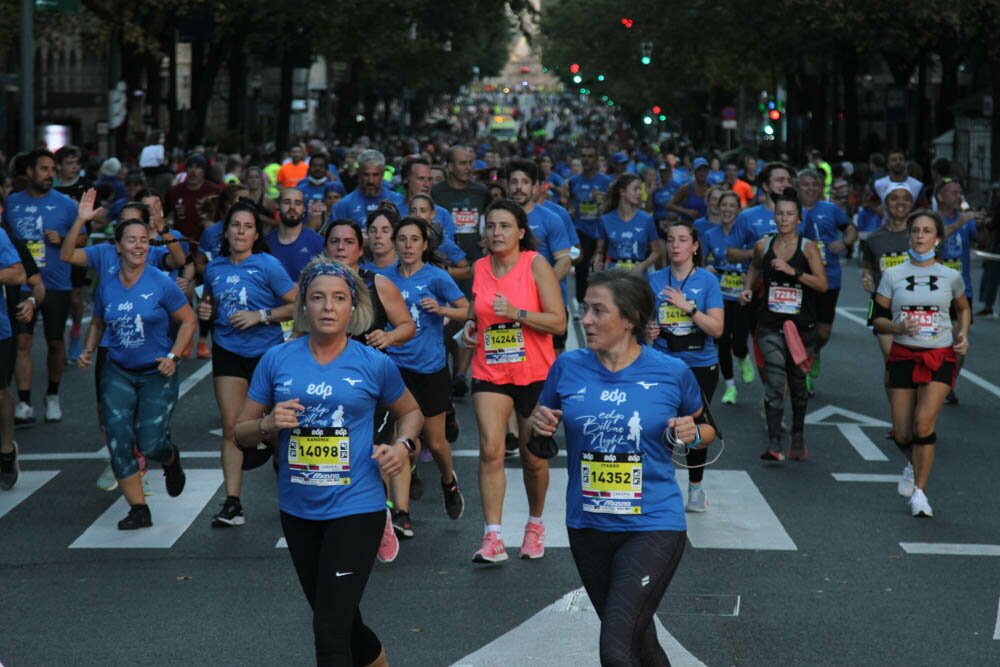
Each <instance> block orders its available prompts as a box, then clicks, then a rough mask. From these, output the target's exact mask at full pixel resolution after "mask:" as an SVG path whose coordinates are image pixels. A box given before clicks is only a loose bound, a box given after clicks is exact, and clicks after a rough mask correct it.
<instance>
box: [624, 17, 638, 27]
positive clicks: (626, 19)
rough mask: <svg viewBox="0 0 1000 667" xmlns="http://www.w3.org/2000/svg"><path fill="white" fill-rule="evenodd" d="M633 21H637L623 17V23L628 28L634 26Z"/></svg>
mask: <svg viewBox="0 0 1000 667" xmlns="http://www.w3.org/2000/svg"><path fill="white" fill-rule="evenodd" d="M633 23H635V21H633V20H632V19H630V18H626V17H624V16H623V17H622V25H623V26H625V29H626V30H630V29H631V28H632V24H633Z"/></svg>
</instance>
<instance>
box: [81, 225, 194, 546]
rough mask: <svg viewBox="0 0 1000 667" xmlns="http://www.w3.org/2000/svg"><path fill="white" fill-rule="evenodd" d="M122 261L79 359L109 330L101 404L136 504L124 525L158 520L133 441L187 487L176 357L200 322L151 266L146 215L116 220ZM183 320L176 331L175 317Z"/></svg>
mask: <svg viewBox="0 0 1000 667" xmlns="http://www.w3.org/2000/svg"><path fill="white" fill-rule="evenodd" d="M115 247H116V248H117V250H118V258H119V268H118V271H117V272H115V273H112V274H105V275H104V276H102V277H101V284H100V287H99V288H98V290H97V293H96V295H95V297H94V314H93V318H92V323H93V327H92V328H91V329H90V330H89V331H88V332H87V342H86V345H85V346H84V350H83V352H82V353H81V355H80V356H81V359H80V364H81V366H82V367H84V368H85V367H86V366H87V365H89V363H90V355H91V354H92V353H93V351H94V345H95V344H96V342H97V340H98V339H99V338H100V337H101V335H102V334H103V332H104V328H105V326H106V327H107V330H108V336H107V349H108V352H107V360H106V362H105V364H104V368H103V370H102V372H101V376H100V381H101V392H100V395H101V410H102V413H103V415H104V427H105V430H106V434H107V444H108V451H109V452H110V454H111V468H112V470H113V471H114V475H115V479H117V480H118V484H119V486H121V488H122V493H123V494H124V496H125V499H126V500H127V501H128V504H129V506H130V509H129V513H128V516H126V517H125V518H124V519H122V520H121V521H119V522H118V528H119V530H134V529H137V528H148V527H149V526H152V525H153V521H152V517H151V516H150V512H149V507H148V506H147V505H146V499H145V495H144V493H143V489H142V481H141V479H140V474H139V463H138V461H137V460H136V456H135V452H134V449H133V447H134V446H135V447H138V449H139V451H140V452H142V454H143V456H144V457H145V458H146V459H147V460H151V461H159V462H160V463H162V464H163V474H164V475H165V477H166V487H167V493H168V494H169V495H170V496H178V495H180V493H181V491H183V490H184V482H185V475H184V470H183V469H182V468H181V457H180V452H179V451H178V450H177V447H176V446H175V445H172V444H171V443H170V440H169V438H168V437H167V433H168V428H169V425H170V416H171V415H172V414H173V411H174V406H175V405H176V404H177V394H178V389H179V383H178V378H177V363H178V360H179V359H180V353H181V352H182V351H183V350H184V348H185V347H186V346H187V345H188V344H189V343H190V342H191V339H192V337H193V336H194V332H195V328H196V327H197V321H196V319H195V316H194V311H192V310H191V306H190V305H188V302H187V299H186V298H185V297H184V294H183V293H182V292H181V290H180V288H179V287H177V285H176V284H175V283H174V281H173V280H171V279H170V278H168V277H167V276H166V275H165V274H163V273H162V272H161V271H158V270H156V269H155V268H153V267H151V266H148V265H147V264H146V258H147V255H148V254H149V230H148V228H147V226H146V224H145V222H144V221H143V220H141V219H139V220H135V219H130V218H122V219H121V220H120V221H119V223H118V226H117V227H115ZM173 322H176V323H178V324H179V325H180V326H179V329H178V331H177V335H176V338H173V337H172V336H171V324H172V323H173Z"/></svg>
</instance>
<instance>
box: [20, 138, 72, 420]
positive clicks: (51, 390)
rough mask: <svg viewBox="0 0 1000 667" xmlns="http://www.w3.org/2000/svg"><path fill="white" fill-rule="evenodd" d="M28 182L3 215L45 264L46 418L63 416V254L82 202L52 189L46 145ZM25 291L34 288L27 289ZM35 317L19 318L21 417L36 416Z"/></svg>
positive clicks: (31, 165)
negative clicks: (23, 320)
mask: <svg viewBox="0 0 1000 667" xmlns="http://www.w3.org/2000/svg"><path fill="white" fill-rule="evenodd" d="M27 165H28V166H27V176H28V187H27V189H26V190H24V191H22V192H17V193H15V194H13V195H11V196H10V197H8V198H7V201H6V207H5V208H4V211H3V221H4V224H5V226H6V228H7V229H9V230H10V231H11V234H12V236H13V237H14V238H16V239H19V240H21V241H23V242H24V243H25V244H27V246H28V250H29V251H30V252H31V256H32V258H33V259H34V260H35V263H36V264H38V268H39V269H41V273H42V282H43V284H44V285H45V292H46V295H45V301H43V302H42V304H41V306H40V308H39V310H41V313H42V319H43V320H44V322H45V340H46V341H47V343H48V359H47V363H48V374H49V385H48V390H47V391H46V392H45V421H47V422H57V421H60V420H61V419H62V408H61V407H60V405H59V382H60V381H61V380H62V374H63V368H65V366H66V343H65V342H64V340H63V334H64V332H65V329H66V318H67V317H68V316H69V310H70V289H71V284H70V266H69V264H67V263H66V262H64V261H62V259H60V258H59V249H60V246H61V245H62V239H63V236H65V235H66V233H67V232H68V231H69V228H70V227H71V226H72V225H73V221H74V220H76V213H77V207H76V202H74V201H73V200H72V199H70V198H69V197H67V196H66V195H64V194H62V193H60V192H56V191H55V190H53V189H52V185H53V183H54V181H55V175H56V161H55V156H54V155H53V154H52V153H51V152H49V151H47V150H43V149H39V150H35V151H32V152H31V153H29V154H28V159H27ZM24 294H25V296H27V295H28V292H25V293H24ZM34 331H35V319H34V318H32V321H31V322H28V323H18V326H17V332H18V337H17V366H16V369H15V373H14V374H15V377H16V382H17V390H18V392H17V393H18V398H19V399H20V400H19V402H18V404H17V407H16V408H15V410H14V417H15V421H16V422H17V423H21V424H27V423H31V422H33V421H35V411H34V409H33V408H32V406H31V379H32V367H31V339H32V335H33V334H34Z"/></svg>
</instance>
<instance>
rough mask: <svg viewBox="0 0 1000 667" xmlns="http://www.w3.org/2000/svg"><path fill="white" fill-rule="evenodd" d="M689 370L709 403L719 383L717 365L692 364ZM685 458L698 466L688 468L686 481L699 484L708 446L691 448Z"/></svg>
mask: <svg viewBox="0 0 1000 667" xmlns="http://www.w3.org/2000/svg"><path fill="white" fill-rule="evenodd" d="M691 372H692V373H694V379H695V380H697V381H698V386H699V387H701V393H702V395H703V397H704V400H705V403H707V404H709V405H710V404H711V403H712V397H713V396H715V388H716V387H717V386H718V385H719V365H718V364H712V365H711V366H692V367H691ZM706 409H707V408H706ZM685 459H687V464H688V465H689V466H698V467H697V468H695V467H692V468H691V469H690V470H688V481H690V482H691V483H693V484H701V480H702V479H704V477H705V461H707V460H708V448H707V447H706V448H704V449H695V450H692V451H690V452H688V453H687V455H686V456H685Z"/></svg>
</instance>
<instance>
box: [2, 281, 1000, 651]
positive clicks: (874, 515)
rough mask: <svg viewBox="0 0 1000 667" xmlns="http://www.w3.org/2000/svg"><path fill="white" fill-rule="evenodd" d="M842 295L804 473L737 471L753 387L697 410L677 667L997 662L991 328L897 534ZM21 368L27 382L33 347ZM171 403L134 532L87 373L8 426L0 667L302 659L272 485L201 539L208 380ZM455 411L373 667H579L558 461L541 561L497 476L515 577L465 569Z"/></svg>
mask: <svg viewBox="0 0 1000 667" xmlns="http://www.w3.org/2000/svg"><path fill="white" fill-rule="evenodd" d="M976 279H977V281H978V277H977V278H976ZM858 283H859V278H858V270H857V268H856V267H855V266H853V265H849V266H845V289H844V290H843V293H842V296H841V306H842V307H843V310H841V311H840V315H839V316H838V319H837V322H836V324H835V329H834V336H833V341H832V343H831V344H830V346H829V347H828V348H827V349H826V351H825V352H824V357H823V374H822V376H821V377H820V379H819V381H818V382H817V395H816V397H815V398H814V399H813V400H812V401H811V402H810V413H812V414H813V419H812V421H821V422H822V423H818V424H810V425H809V426H808V427H807V431H806V433H807V439H808V444H809V449H810V454H811V456H810V460H809V461H808V462H805V463H794V464H792V463H789V464H785V465H782V466H764V465H762V463H761V462H760V461H759V460H758V458H757V457H758V454H759V452H760V451H761V450H762V449H763V447H764V444H765V441H766V438H765V433H764V430H763V423H762V419H761V417H760V415H759V412H760V404H761V398H762V392H761V388H760V386H759V383H755V384H752V385H742V384H740V385H739V391H740V398H739V403H738V404H737V405H735V406H722V405H720V404H719V397H720V396H721V391H720V393H719V394H717V396H716V401H715V405H714V407H715V412H716V415H717V416H718V418H719V419H720V421H721V422H722V424H723V425H724V427H725V431H726V435H727V439H726V448H725V451H724V453H723V455H722V457H721V459H720V460H719V461H718V462H717V463H716V464H715V465H714V466H712V467H711V468H710V470H709V471H708V473H707V475H706V488H707V491H708V498H709V511H708V512H707V513H706V514H704V515H698V516H690V515H689V524H690V525H689V538H690V541H689V544H688V549H687V551H686V553H685V556H684V559H683V561H682V563H681V566H680V569H679V571H678V573H677V575H676V577H675V579H674V581H673V584H672V585H671V587H670V589H669V591H668V594H667V596H666V598H665V599H664V601H663V604H662V605H661V607H660V609H659V613H658V615H657V618H658V621H659V622H660V623H661V624H662V626H663V628H664V629H665V633H669V635H667V634H664V638H665V640H666V641H668V642H670V643H669V649H668V650H669V652H670V655H671V659H672V661H673V662H674V664H705V665H776V664H784V665H872V664H878V665H908V666H913V665H950V664H967V665H990V664H1000V619H998V612H1000V610H998V600H1000V513H998V511H997V509H998V507H1000V505H998V503H997V500H996V483H995V476H996V471H997V470H998V469H1000V452H998V449H997V447H996V443H997V437H996V433H997V432H1000V410H998V409H997V408H998V407H1000V388H998V385H1000V355H996V354H995V353H993V350H996V349H998V344H1000V320H998V319H986V320H983V321H980V322H976V324H975V325H974V327H973V330H972V334H971V345H972V348H971V354H970V358H969V360H968V363H967V364H966V370H967V371H970V372H971V373H973V374H974V375H975V377H976V378H978V379H979V380H980V382H979V384H976V383H974V382H973V381H972V380H970V379H969V377H968V376H964V377H962V378H961V379H960V381H959V384H958V388H957V391H958V395H959V397H960V399H961V403H960V404H959V405H958V406H955V407H947V406H946V408H945V410H944V412H943V414H942V417H941V419H940V422H939V424H938V433H939V436H940V437H939V444H938V450H937V451H938V459H937V462H936V464H935V468H934V473H933V476H932V478H931V485H930V488H929V489H928V497H929V499H930V502H931V504H932V505H933V507H934V512H935V516H934V518H933V519H929V520H918V519H914V518H912V517H910V515H909V511H908V507H907V505H906V502H905V500H904V499H903V498H901V497H900V496H898V495H897V494H896V490H895V476H896V475H898V474H899V472H900V470H901V468H902V459H901V457H900V456H899V454H898V453H897V452H895V451H894V447H893V446H892V445H891V443H889V442H888V441H886V440H884V438H883V436H884V434H885V432H886V431H887V427H886V426H885V425H884V423H885V422H887V421H888V406H887V403H886V400H885V396H884V393H883V390H882V387H881V369H880V366H881V361H880V355H879V352H878V350H877V347H876V343H875V341H874V339H873V337H872V336H871V334H870V332H869V331H868V330H866V329H865V328H864V327H863V326H861V325H860V324H858V323H857V322H856V321H854V320H855V319H857V318H858V317H861V316H862V315H863V314H864V309H865V306H866V302H865V297H864V295H863V294H862V293H861V290H860V287H859V286H858ZM977 284H978V283H977ZM35 356H36V359H38V360H39V363H43V362H42V361H41V360H42V359H43V353H42V349H41V345H40V344H39V345H36V355H35ZM203 363H204V362H195V361H190V362H185V363H184V365H183V372H184V374H185V376H186V377H191V376H192V375H195V377H196V378H197V375H196V374H197V371H198V369H199V367H200V366H201V365H202V364H203ZM42 373H43V369H42V368H41V367H36V376H37V378H38V379H37V381H36V391H35V404H36V412H40V408H41V394H42V393H43V390H44V384H43V382H42ZM202 373H203V374H204V371H202ZM202 377H204V375H202ZM187 386H188V391H187V393H186V395H185V396H184V398H183V399H182V401H181V402H180V405H179V407H178V410H177V412H176V414H175V416H174V421H173V430H174V437H175V440H176V441H177V442H178V444H179V445H180V446H181V447H182V449H183V451H185V452H186V455H185V463H186V467H187V469H188V472H189V476H190V477H189V483H188V488H187V490H186V491H185V493H184V495H182V496H181V497H180V498H178V499H170V498H168V497H167V496H166V494H165V492H164V491H163V490H162V477H161V475H160V474H159V472H154V473H153V478H154V487H157V486H159V487H160V488H159V491H158V492H157V493H156V494H155V495H154V496H153V497H152V498H151V499H150V507H151V510H152V513H153V519H154V522H155V523H156V527H155V528H154V529H153V530H155V531H156V533H155V534H152V536H151V537H149V536H147V537H145V538H141V539H140V538H136V537H135V536H134V535H132V534H121V533H118V532H117V531H115V530H113V529H110V530H109V529H106V528H107V527H108V526H112V527H113V522H114V521H117V520H118V519H119V518H121V517H122V516H124V510H122V509H121V506H120V503H122V501H121V500H120V496H119V493H118V492H117V491H116V492H110V493H106V492H101V491H98V490H96V489H95V486H94V481H95V479H96V477H97V476H98V474H99V473H100V472H101V470H102V468H103V465H104V464H103V460H102V459H101V456H102V455H101V453H100V452H101V445H100V439H99V435H98V431H97V427H96V424H95V409H94V397H93V389H92V387H93V377H92V376H91V375H90V374H88V373H81V372H80V371H78V370H76V369H67V372H66V377H65V379H64V382H63V390H62V395H63V409H64V413H65V418H64V419H63V421H62V422H61V423H58V424H39V425H36V426H34V427H32V428H26V429H21V430H18V432H17V440H18V442H19V443H20V445H21V449H22V453H23V454H24V457H23V463H22V471H23V473H22V475H23V477H22V480H21V482H20V483H19V484H18V486H17V487H15V490H13V491H10V492H6V493H2V494H0V662H2V663H3V664H4V665H6V666H7V667H24V666H33V665H93V664H108V665H126V664H128V665H164V664H177V665H278V664H281V665H299V664H302V665H305V664H310V663H311V662H312V660H313V657H312V656H313V653H312V630H311V621H310V613H309V609H308V606H307V604H306V602H305V599H304V597H303V595H302V593H301V591H300V589H299V586H298V582H297V580H296V578H295V574H294V571H293V569H292V566H291V563H290V561H289V558H288V554H287V550H285V549H283V548H281V547H280V546H278V544H279V540H280V539H281V528H280V525H279V522H278V513H277V508H276V504H275V494H274V475H273V473H272V472H271V470H270V468H269V467H265V468H261V469H258V470H257V471H255V472H253V473H251V474H249V475H248V477H247V481H246V485H245V489H244V492H243V501H244V508H245V512H246V515H247V524H246V525H245V526H243V527H241V528H234V529H226V530H220V529H213V528H211V526H210V519H211V516H212V515H213V514H214V513H215V512H216V511H217V509H218V506H219V505H220V504H221V502H222V500H223V497H224V493H223V492H222V490H221V473H219V471H218V462H217V454H216V453H215V452H217V448H218V437H217V436H216V435H213V434H212V433H211V431H212V430H213V429H217V428H218V416H217V412H216V407H215V400H214V396H213V392H212V385H211V378H210V377H206V378H205V379H201V380H200V381H196V382H188V383H187ZM458 411H459V418H460V420H461V422H462V425H463V431H462V435H461V437H460V439H459V441H458V442H457V443H456V445H455V449H456V450H459V452H460V455H459V456H458V457H457V458H456V469H457V471H458V473H459V476H460V479H461V480H462V481H463V482H464V490H465V495H466V500H467V510H466V513H465V516H464V517H462V519H460V520H459V521H450V520H449V519H448V518H447V516H446V515H445V513H444V510H443V506H442V505H441V502H440V497H439V495H438V494H437V490H436V488H435V484H433V482H434V471H433V466H432V465H424V466H422V470H423V471H424V476H425V478H426V479H427V480H428V481H429V482H430V483H428V484H427V487H428V491H427V494H426V495H425V497H424V498H423V499H422V500H420V501H418V502H415V503H413V506H412V513H413V518H414V528H415V531H416V537H415V538H414V539H412V540H409V541H406V542H404V543H403V544H402V549H401V551H400V555H399V558H398V559H397V560H396V561H395V562H394V563H392V564H389V565H377V566H376V568H375V572H374V574H373V576H372V578H371V580H370V583H369V585H368V590H367V593H366V595H365V599H364V603H363V612H364V615H365V618H366V620H367V622H368V623H369V624H370V625H371V626H372V627H373V628H374V629H375V630H376V632H377V633H378V634H379V635H380V637H381V638H382V641H383V642H384V644H385V646H386V649H387V652H388V655H389V658H390V661H391V663H392V664H394V665H421V666H423V665H451V664H459V665H492V664H496V665H501V664H504V665H574V666H582V665H588V664H590V665H596V664H597V658H596V641H597V634H596V632H597V631H596V628H597V625H596V618H594V616H593V614H592V612H590V611H588V610H587V603H586V597H585V596H581V595H579V594H573V592H574V591H577V590H578V589H579V587H580V581H579V578H578V577H577V574H576V570H575V568H574V566H573V563H572V559H571V557H570V554H569V549H568V548H566V547H565V529H564V526H563V524H562V515H561V513H560V512H559V509H558V508H559V507H561V506H562V498H561V497H560V495H561V494H562V493H563V489H564V484H565V482H564V479H565V477H564V474H563V473H562V472H560V471H559V470H558V469H559V468H564V467H565V459H564V458H557V459H556V460H555V463H553V467H554V468H556V469H557V470H556V471H555V472H554V473H553V480H554V482H553V487H552V489H551V490H550V495H549V511H548V512H547V515H546V519H547V524H548V531H549V538H548V541H547V550H546V556H545V558H544V559H542V560H539V561H521V560H519V559H516V558H515V557H513V556H515V555H516V552H517V546H518V545H519V543H520V538H521V528H522V525H523V518H520V517H521V516H522V515H521V514H520V512H521V511H522V509H523V494H524V492H523V488H522V487H521V486H520V484H519V483H518V477H519V471H518V470H517V468H518V461H517V460H516V459H515V460H511V461H509V462H508V466H509V468H510V479H511V482H512V483H511V484H509V486H508V496H509V500H510V508H509V510H508V511H507V513H506V522H505V529H504V536H505V538H506V541H507V544H508V548H509V550H510V552H511V555H512V559H511V560H510V561H509V562H507V563H506V564H503V565H501V566H494V567H482V566H474V565H473V564H472V563H471V562H470V559H471V555H472V553H473V551H474V550H475V549H476V548H477V547H478V542H479V539H480V537H481V535H482V532H481V531H482V523H481V521H482V514H481V511H480V508H479V497H478V489H477V488H476V484H475V480H476V458H475V450H476V447H477V437H476V430H475V422H474V420H473V418H472V411H471V402H470V401H468V400H464V401H460V402H458ZM852 443H854V444H852ZM879 459H883V460H879ZM845 475H846V476H845ZM858 475H861V477H857V476H858ZM872 476H874V477H872ZM849 480H850V481H849ZM859 480H865V481H859ZM560 481H562V484H560ZM116 504H117V506H116ZM113 506H114V507H113ZM106 512H107V514H106ZM139 532H145V531H139ZM142 540H146V543H144V542H143V541H142ZM970 545H980V546H979V547H975V548H973V547H972V546H970ZM921 552H929V553H921ZM972 554H977V555H972ZM674 642H676V643H674ZM484 647H485V648H484Z"/></svg>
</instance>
